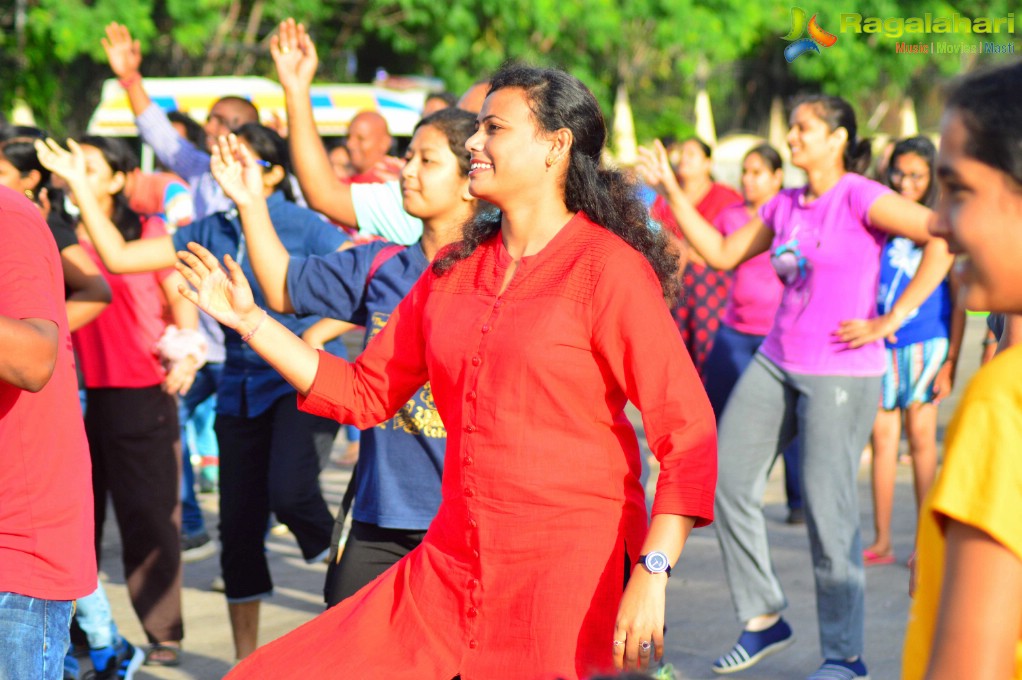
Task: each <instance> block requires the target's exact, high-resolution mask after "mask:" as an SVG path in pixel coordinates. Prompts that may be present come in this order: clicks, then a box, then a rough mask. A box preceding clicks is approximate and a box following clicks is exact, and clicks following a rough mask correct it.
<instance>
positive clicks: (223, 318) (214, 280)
mask: <svg viewBox="0 0 1022 680" xmlns="http://www.w3.org/2000/svg"><path fill="white" fill-rule="evenodd" d="M188 251H190V252H188ZM188 251H183V250H182V251H178V253H177V256H178V258H179V259H180V260H181V261H180V262H178V263H177V264H176V265H175V267H176V268H177V270H178V271H179V272H181V275H182V276H184V277H185V280H186V281H188V283H190V284H191V285H192V288H194V290H192V289H191V288H188V287H187V286H179V287H178V291H180V293H181V295H183V296H184V297H185V299H187V300H188V301H189V302H191V303H192V304H194V305H196V306H198V307H199V309H201V310H202V311H204V312H206V313H207V314H209V315H210V316H211V317H213V318H214V319H216V320H217V321H219V322H220V323H222V324H223V325H225V326H227V327H228V328H234V329H237V328H238V327H239V326H241V325H243V324H245V323H246V322H250V321H252V320H253V319H255V318H257V317H259V316H261V315H262V310H261V309H260V308H259V307H257V306H256V303H255V300H254V299H253V297H252V287H251V286H249V284H248V279H246V278H245V274H244V273H243V272H242V271H241V265H239V264H238V263H237V262H235V261H234V259H233V258H232V257H231V256H230V255H225V256H224V265H225V266H226V267H227V269H226V270H225V269H224V268H223V267H221V266H220V263H219V262H218V261H217V259H216V257H215V256H214V255H213V253H211V252H209V251H208V250H206V249H205V248H203V247H202V246H200V245H199V244H198V243H195V242H192V243H189V244H188Z"/></svg>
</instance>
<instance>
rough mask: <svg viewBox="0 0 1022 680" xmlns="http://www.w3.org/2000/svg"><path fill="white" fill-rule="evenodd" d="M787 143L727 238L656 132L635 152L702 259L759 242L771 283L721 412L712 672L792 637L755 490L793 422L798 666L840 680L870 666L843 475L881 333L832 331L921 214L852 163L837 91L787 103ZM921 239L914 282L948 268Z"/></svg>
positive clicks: (876, 386)
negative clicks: (799, 546)
mask: <svg viewBox="0 0 1022 680" xmlns="http://www.w3.org/2000/svg"><path fill="white" fill-rule="evenodd" d="M788 145H789V147H790V148H791V162H792V164H794V165H795V166H797V167H799V168H802V169H803V170H805V172H806V174H807V175H808V183H807V184H806V185H805V186H803V187H799V188H796V189H786V190H782V191H781V192H780V193H779V194H778V195H777V196H776V197H774V199H773V200H771V201H770V202H769V203H767V204H766V205H765V206H763V208H762V209H761V210H760V212H759V215H758V216H757V217H755V218H753V219H752V220H751V221H750V222H749V224H747V225H746V226H745V227H743V228H742V229H740V230H738V231H736V232H734V233H733V234H730V235H727V236H724V235H722V234H721V233H720V232H719V231H717V230H716V229H714V228H713V226H712V225H710V224H708V223H707V222H706V221H705V220H703V219H702V217H701V216H700V215H699V214H698V212H697V211H696V210H695V209H694V208H693V206H692V204H691V202H690V201H688V200H687V199H686V197H685V195H684V193H683V192H681V191H680V190H679V189H678V187H677V184H676V182H674V181H673V179H672V175H671V173H670V172H669V170H670V166H669V164H668V162H667V157H666V154H665V153H664V150H663V146H662V145H660V144H659V143H657V144H656V146H655V147H654V148H653V149H643V150H642V153H641V156H640V171H641V172H642V173H643V175H644V176H645V178H646V180H647V182H648V183H649V184H650V185H651V186H654V187H657V188H658V190H660V191H662V192H663V193H664V195H665V197H666V198H667V200H668V203H669V204H670V206H671V209H672V210H673V212H674V214H675V217H676V218H677V220H678V223H679V225H680V226H681V228H682V231H683V232H684V234H685V237H686V238H687V239H688V242H689V244H691V246H692V247H693V248H694V249H695V250H696V251H697V252H699V254H700V255H702V256H703V258H704V259H705V260H706V261H707V263H708V264H709V265H710V266H712V267H716V268H718V269H732V268H734V267H736V266H737V265H739V264H740V263H742V262H744V261H745V260H748V259H749V258H751V257H754V256H756V255H758V254H760V253H764V252H771V253H772V259H773V264H774V268H775V270H776V271H777V274H778V276H779V277H780V279H781V281H782V282H783V283H784V293H783V295H782V298H781V304H780V307H779V308H778V312H777V316H776V317H775V319H774V323H773V326H772V328H771V329H770V332H769V333H768V334H767V337H766V339H765V340H764V341H763V344H762V345H761V346H760V348H759V350H758V352H757V354H756V357H755V359H754V360H753V361H752V363H750V365H749V367H748V368H747V369H746V370H745V372H744V373H743V375H742V377H741V378H740V379H739V381H738V384H737V385H736V386H735V389H734V392H733V393H732V394H731V397H730V399H729V400H728V403H727V406H726V407H725V409H724V414H723V416H722V418H721V420H720V425H719V437H720V439H719V465H720V479H719V484H718V487H717V499H716V506H715V508H716V512H717V518H718V521H717V524H716V527H717V536H718V538H719V540H720V544H721V550H722V551H723V554H724V566H725V573H726V575H727V579H728V584H729V585H730V587H731V595H732V600H733V602H734V605H735V610H736V613H737V615H738V618H739V620H740V621H741V622H742V624H743V629H742V632H741V635H740V637H739V639H738V642H737V643H736V644H735V645H734V647H733V648H732V649H731V650H730V651H729V652H727V653H726V654H724V655H723V656H721V657H720V658H719V659H717V661H716V662H714V664H713V670H714V671H715V672H716V673H721V674H727V673H734V672H736V671H740V670H742V669H745V668H748V667H750V666H752V665H754V664H756V663H758V662H759V661H760V660H761V659H763V658H764V657H765V656H766V655H768V654H771V653H774V652H777V651H780V650H781V649H784V648H785V647H787V646H788V645H790V644H791V643H792V642H793V641H794V636H793V634H792V631H791V628H790V627H789V626H788V624H787V623H786V622H785V621H784V619H783V618H782V617H781V612H782V611H783V610H784V608H785V607H786V606H787V600H786V599H785V596H784V593H783V591H782V590H781V585H780V582H779V581H778V579H777V576H776V574H775V573H774V569H773V566H772V563H771V560H770V552H769V544H768V541H767V532H766V522H765V519H764V516H763V511H762V508H761V506H760V502H761V500H762V496H763V491H764V488H765V486H766V480H767V470H768V469H769V466H770V464H771V463H772V462H773V459H774V457H775V456H776V455H777V453H778V452H779V451H781V450H783V449H784V447H785V446H787V445H788V443H789V442H791V441H792V440H793V439H794V438H795V436H796V435H797V436H798V440H799V449H800V450H799V459H800V463H801V472H802V480H803V484H802V486H803V492H804V504H805V512H806V516H807V526H808V530H809V539H810V547H811V552H812V559H813V567H814V569H813V572H814V576H815V580H816V601H817V617H818V624H819V632H820V642H821V647H822V655H823V657H824V662H823V664H822V665H821V666H820V668H819V669H818V670H817V671H816V672H814V673H812V674H811V675H810V676H809V678H810V679H811V680H822V679H823V678H828V679H831V678H834V679H837V680H854V679H855V678H864V677H867V675H868V672H867V670H866V665H865V663H864V662H863V660H862V654H863V638H864V626H865V624H864V613H865V594H864V574H863V563H862V542H861V538H860V530H859V504H858V492H857V487H856V473H857V471H858V467H859V457H860V454H861V452H862V449H863V447H864V446H865V444H866V442H867V440H868V438H869V432H870V427H871V425H872V423H873V416H874V414H875V412H876V400H877V395H878V394H879V391H880V377H881V376H882V375H883V372H884V356H883V344H882V343H881V342H879V341H874V342H870V343H867V344H864V345H861V346H854V345H856V343H854V342H847V341H845V340H842V339H841V338H840V337H838V336H837V333H838V331H839V328H840V325H841V323H842V322H843V321H845V320H848V319H870V318H871V317H874V316H876V288H877V279H878V274H879V268H880V251H881V248H882V246H883V244H884V242H885V241H886V239H887V236H888V235H889V234H894V235H899V236H907V237H909V238H911V239H913V240H914V241H917V242H919V243H926V242H927V241H928V240H929V234H928V233H927V230H926V224H927V221H928V220H929V219H930V214H931V213H930V210H929V209H927V208H926V207H924V206H922V205H920V204H918V203H915V202H913V201H909V200H907V199H905V198H903V197H901V196H899V195H897V194H895V193H894V192H892V191H891V190H890V189H889V188H887V187H885V186H883V185H882V184H878V183H877V182H874V181H872V180H869V179H867V178H865V177H863V176H862V175H861V174H858V173H859V172H861V171H862V170H863V169H864V168H865V166H866V164H867V163H868V160H869V151H870V148H869V144H868V142H866V141H865V140H861V139H859V138H858V137H857V126H856V121H855V113H854V111H853V110H852V107H851V105H849V104H848V102H846V101H845V100H843V99H841V98H839V97H832V96H824V95H814V96H810V97H806V98H803V99H800V100H799V101H798V102H796V105H795V108H794V110H793V112H792V114H791V129H790V130H789V132H788ZM932 243H934V244H937V245H936V246H928V248H930V249H936V250H937V254H936V255H934V256H931V257H930V258H928V261H929V264H928V265H927V267H926V268H925V272H926V273H925V275H921V276H920V277H917V279H916V280H914V281H913V283H912V288H913V289H914V290H915V291H918V289H919V288H921V287H923V286H926V285H928V284H929V281H930V280H931V279H932V277H933V276H934V275H935V274H934V272H935V271H936V272H937V274H939V276H943V274H944V273H945V272H946V271H947V266H948V264H949V258H948V257H947V256H946V252H945V253H944V257H943V258H942V257H940V252H939V250H940V246H939V242H937V241H932ZM941 268H943V269H942V271H940V270H941ZM923 271H924V268H921V270H920V272H921V273H922V272H923ZM931 288H932V287H931ZM914 294H916V293H915V292H914V293H913V295H914ZM906 295H908V293H906ZM907 299H912V298H911V297H909V298H907Z"/></svg>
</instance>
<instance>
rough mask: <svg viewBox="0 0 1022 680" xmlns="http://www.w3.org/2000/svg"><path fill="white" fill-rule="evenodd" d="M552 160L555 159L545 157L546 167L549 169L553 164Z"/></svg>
mask: <svg viewBox="0 0 1022 680" xmlns="http://www.w3.org/2000/svg"><path fill="white" fill-rule="evenodd" d="M554 160H555V159H554V157H553V156H547V157H546V166H547V167H548V168H549V167H550V166H551V165H553V164H554Z"/></svg>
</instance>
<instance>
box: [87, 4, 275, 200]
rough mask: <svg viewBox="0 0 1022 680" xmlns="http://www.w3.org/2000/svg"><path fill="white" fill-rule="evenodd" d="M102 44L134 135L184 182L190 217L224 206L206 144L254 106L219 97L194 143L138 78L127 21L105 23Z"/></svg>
mask: <svg viewBox="0 0 1022 680" xmlns="http://www.w3.org/2000/svg"><path fill="white" fill-rule="evenodd" d="M102 42H103V49H104V50H106V56H107V59H108V60H109V61H110V68H111V70H113V72H114V75H116V76H117V78H118V79H119V80H120V82H121V87H123V88H124V90H125V91H126V92H127V93H128V102H129V103H130V104H131V110H132V112H133V113H134V114H135V124H136V125H137V126H138V132H139V135H140V136H141V137H142V140H143V141H145V143H146V144H148V145H149V146H151V147H153V151H154V152H156V157H157V158H159V159H160V162H161V163H163V165H164V166H166V167H167V168H169V169H170V170H171V171H173V172H174V173H175V174H177V175H179V176H180V177H181V178H182V179H184V180H185V181H186V182H187V183H188V187H189V189H191V191H192V196H193V197H194V199H195V218H196V219H202V218H203V217H206V216H207V215H212V214H213V213H218V212H225V211H227V210H230V208H231V205H232V204H231V201H230V199H228V198H227V197H226V196H225V195H224V192H223V190H222V189H221V188H220V185H219V184H217V182H216V180H215V179H213V175H211V174H210V172H209V159H210V156H209V149H210V148H211V145H212V144H215V143H216V140H217V138H218V137H220V136H221V135H227V134H230V133H231V132H233V131H234V130H237V129H238V128H239V127H241V126H242V125H245V124H246V123H258V122H259V111H258V110H257V109H256V107H255V106H254V105H253V104H252V102H250V101H248V100H247V99H244V98H242V97H233V96H229V97H222V98H220V99H218V100H217V101H216V102H215V103H214V104H213V106H212V107H211V108H210V110H209V115H208V117H207V118H206V123H205V125H203V126H202V127H203V129H204V130H205V131H206V146H207V148H206V149H197V148H196V147H195V146H194V145H193V144H192V143H191V142H189V141H188V140H186V139H184V138H183V137H181V136H180V135H178V134H177V131H176V130H175V129H174V126H173V125H172V124H171V122H170V120H169V119H168V118H167V114H166V112H165V111H164V110H163V109H162V108H160V106H159V105H158V104H155V103H153V101H152V99H150V98H149V95H148V94H147V93H146V91H145V87H144V85H143V84H142V73H141V71H140V69H141V66H142V51H141V49H140V47H139V44H138V41H137V40H133V39H132V37H131V33H130V32H129V31H128V29H127V27H125V26H122V25H121V24H116V23H112V24H110V25H108V26H107V27H106V37H105V38H103V41H102Z"/></svg>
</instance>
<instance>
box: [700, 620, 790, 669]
mask: <svg viewBox="0 0 1022 680" xmlns="http://www.w3.org/2000/svg"><path fill="white" fill-rule="evenodd" d="M794 642H795V636H794V635H793V634H792V632H791V626H789V625H788V623H787V622H786V621H785V620H784V619H778V620H777V623H775V624H774V625H772V626H770V627H769V628H767V629H766V630H760V631H756V632H752V631H748V630H743V631H742V634H741V635H740V636H739V637H738V642H736V643H735V646H734V647H732V648H731V650H730V651H729V652H728V653H727V654H725V655H724V656H722V657H720V658H719V659H717V660H716V661H714V662H713V672H714V673H717V674H718V675H727V674H729V673H737V672H738V671H744V670H745V669H746V668H750V667H752V666H755V665H756V664H757V663H759V662H760V661H761V660H762V659H763V658H764V657H767V656H770V655H771V654H774V653H776V652H779V651H781V650H782V649H785V648H787V647H790V646H791V645H792V643H794Z"/></svg>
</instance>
